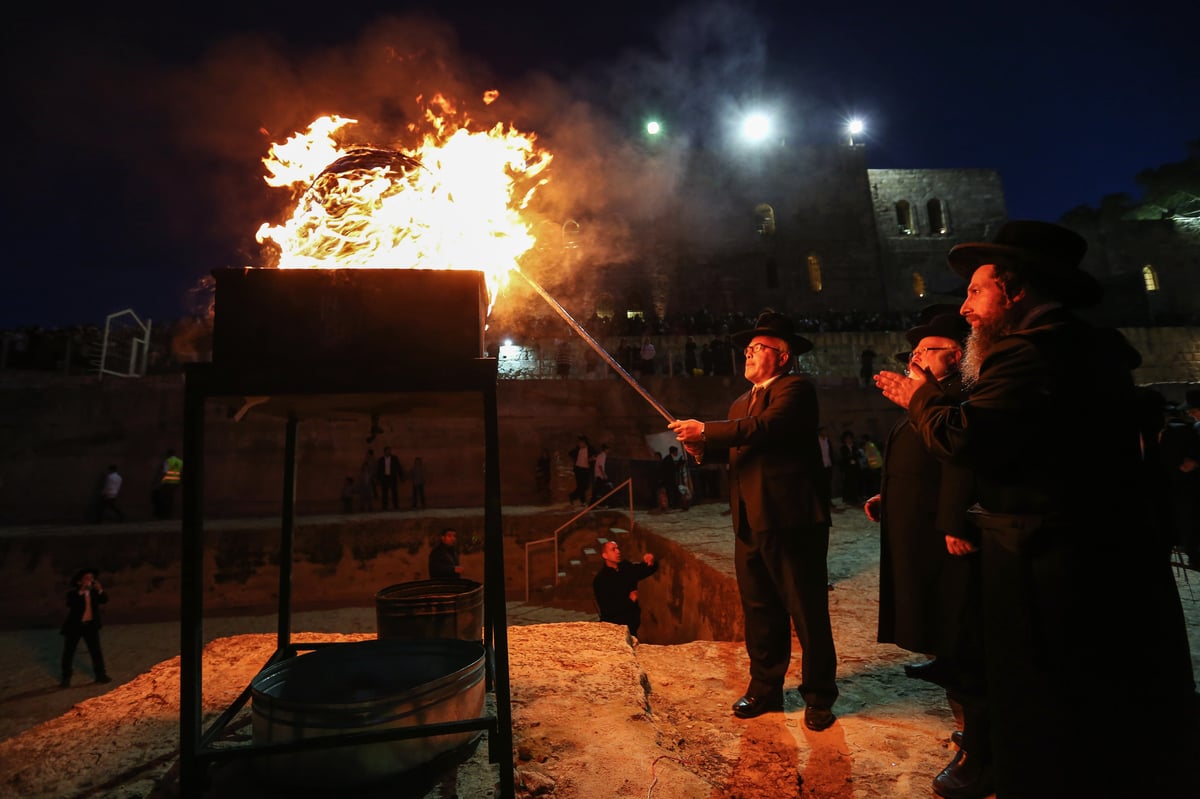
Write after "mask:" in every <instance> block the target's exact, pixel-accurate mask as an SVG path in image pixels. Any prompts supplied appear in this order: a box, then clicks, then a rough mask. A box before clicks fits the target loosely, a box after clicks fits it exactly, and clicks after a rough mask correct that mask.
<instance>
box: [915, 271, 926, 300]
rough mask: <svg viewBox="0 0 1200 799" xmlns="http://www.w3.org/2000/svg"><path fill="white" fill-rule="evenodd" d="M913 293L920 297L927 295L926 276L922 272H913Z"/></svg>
mask: <svg viewBox="0 0 1200 799" xmlns="http://www.w3.org/2000/svg"><path fill="white" fill-rule="evenodd" d="M913 294H916V295H917V296H918V297H924V296H925V278H924V277H922V276H921V273H920V272H913Z"/></svg>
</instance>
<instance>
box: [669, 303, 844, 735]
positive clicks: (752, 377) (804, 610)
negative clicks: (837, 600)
mask: <svg viewBox="0 0 1200 799" xmlns="http://www.w3.org/2000/svg"><path fill="white" fill-rule="evenodd" d="M733 342H734V344H735V345H737V346H739V347H742V348H743V352H744V353H745V356H746V364H745V368H744V375H745V377H746V379H747V380H749V381H750V382H751V383H753V388H752V389H751V390H750V391H747V392H746V393H745V394H743V395H742V396H740V397H738V398H737V399H736V400H734V402H733V405H731V406H730V408H729V418H728V419H724V420H714V421H708V422H701V421H699V420H696V419H685V420H679V421H675V422H672V423H671V424H670V425H668V426H669V427H670V429H671V430H672V431H674V432H675V434H676V437H677V438H678V439H679V440H680V441H681V442H683V445H684V448H685V449H686V450H687V451H688V453H689V454H690V455H692V456H693V457H694V458H696V461H697V462H703V461H713V462H722V461H726V462H728V463H729V502H730V508H731V509H732V511H733V526H734V527H733V529H734V534H735V539H734V566H735V569H736V573H737V581H738V591H739V593H740V594H741V599H742V613H743V615H744V617H745V621H746V652H747V654H748V655H749V656H750V684H749V685H748V686H747V688H746V693H745V694H744V695H743V696H742V697H741V698H740V699H738V700H737V701H736V702H735V703H734V704H733V712H734V715H736V716H738V717H740V718H753V717H755V716H758V715H761V714H763V713H766V712H771V711H778V710H782V709H783V681H784V677H785V676H786V674H787V670H788V666H789V664H790V662H791V640H792V630H791V628H792V626H794V627H795V629H796V637H797V639H798V640H799V641H800V647H801V649H802V651H803V660H802V664H801V675H802V676H801V679H802V683H801V684H800V694H801V696H803V698H804V702H805V708H804V723H805V725H806V726H807V727H808V728H809V729H810V730H817V731H819V730H824V729H826V728H828V727H829V726H830V725H832V724H833V723H834V721H835V719H834V715H833V711H832V709H831V708H832V706H833V703H834V701H835V700H836V699H837V696H838V688H837V683H836V676H837V652H836V650H835V648H834V643H833V630H832V625H831V624H830V620H829V591H828V584H829V572H828V564H827V555H828V551H829V520H830V507H829V494H828V491H827V489H826V482H825V479H824V475H823V469H824V467H823V464H822V461H821V450H820V446H819V445H818V443H817V415H818V407H817V393H816V389H815V388H814V387H813V384H812V383H811V382H809V381H808V380H805V379H804V378H802V377H800V376H798V375H793V374H789V372H790V371H791V367H792V361H793V360H794V358H795V356H796V355H799V354H802V353H804V352H807V351H808V350H810V349H812V342H810V341H808V340H807V339H805V338H803V337H801V336H798V335H796V333H795V329H794V327H793V324H792V322H791V320H790V319H788V318H787V317H786V316H783V315H782V314H778V313H774V312H766V313H763V314H762V315H761V316H760V317H759V318H758V323H757V324H756V326H755V327H754V329H752V330H746V331H742V332H741V333H738V334H736V335H735V336H734V337H733Z"/></svg>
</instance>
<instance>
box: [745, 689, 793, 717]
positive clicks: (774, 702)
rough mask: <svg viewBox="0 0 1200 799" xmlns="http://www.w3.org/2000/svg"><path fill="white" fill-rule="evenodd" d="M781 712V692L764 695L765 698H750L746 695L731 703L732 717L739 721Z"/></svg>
mask: <svg viewBox="0 0 1200 799" xmlns="http://www.w3.org/2000/svg"><path fill="white" fill-rule="evenodd" d="M778 710H783V692H782V691H780V692H778V693H773V694H766V695H765V696H750V695H749V694H747V695H746V696H743V697H742V698H741V699H739V700H738V701H736V702H734V703H733V715H735V716H737V717H738V718H739V719H752V718H754V717H755V716H761V715H762V714H763V713H770V712H771V711H778Z"/></svg>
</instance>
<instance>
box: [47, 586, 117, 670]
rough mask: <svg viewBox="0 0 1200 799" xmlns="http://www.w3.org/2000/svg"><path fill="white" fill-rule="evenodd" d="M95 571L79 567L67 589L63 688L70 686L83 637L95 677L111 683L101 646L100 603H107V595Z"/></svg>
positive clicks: (61, 632) (63, 635) (63, 627)
mask: <svg viewBox="0 0 1200 799" xmlns="http://www.w3.org/2000/svg"><path fill="white" fill-rule="evenodd" d="M96 574H97V571H96V569H93V568H87V569H80V570H79V571H77V572H75V575H74V576H73V577H71V588H70V590H68V591H67V618H66V619H65V620H64V621H63V623H62V627H61V628H60V629H59V633H60V634H61V635H62V637H63V649H62V680H61V681H60V682H59V685H60V686H61V687H63V688H69V687H70V685H71V674H72V673H73V672H74V664H75V650H76V649H77V648H78V647H79V640H80V639H81V638H82V639H83V642H84V644H86V645H87V650H88V654H89V655H91V657H92V673H93V674H95V676H96V682H98V683H109V682H112V678H111V677H109V676H108V671H107V670H106V669H105V668H104V651H103V650H102V649H101V648H100V627H101V622H100V606H101V605H103V604H104V603H106V602H108V594H106V593H105V592H104V586H102V585H100V581H99V580H97V579H96Z"/></svg>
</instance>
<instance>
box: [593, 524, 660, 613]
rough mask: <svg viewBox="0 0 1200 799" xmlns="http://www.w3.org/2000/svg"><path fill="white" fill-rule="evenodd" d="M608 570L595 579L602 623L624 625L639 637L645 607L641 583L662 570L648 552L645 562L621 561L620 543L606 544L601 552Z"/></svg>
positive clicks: (601, 570) (594, 589)
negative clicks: (640, 597)
mask: <svg viewBox="0 0 1200 799" xmlns="http://www.w3.org/2000/svg"><path fill="white" fill-rule="evenodd" d="M600 557H601V558H603V560H604V567H603V568H602V569H600V571H599V572H598V573H597V574H596V577H595V579H594V580H592V591H593V592H594V593H595V595H596V605H597V606H598V607H599V608H600V621H606V622H610V623H612V624H624V625H625V626H626V627H628V628H629V632H630V633H631V634H633V635H637V632H638V627H640V626H641V624H642V606H641V605H639V604H638V591H637V584H638V582H639V581H641V580H644V579H645V578H647V577H649V576H650V575H652V574H654V573H655V572H656V571H658V563H656V562H655V560H654V556H653V555H652V554H650V553H649V552H647V553H646V554H645V555H642V562H641V563H634V562H632V561H628V560H622V559H621V547H620V546H619V545H618V544H617V542H616V541H606V542H605V543H604V547H603V548H602V549H601V550H600Z"/></svg>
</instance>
